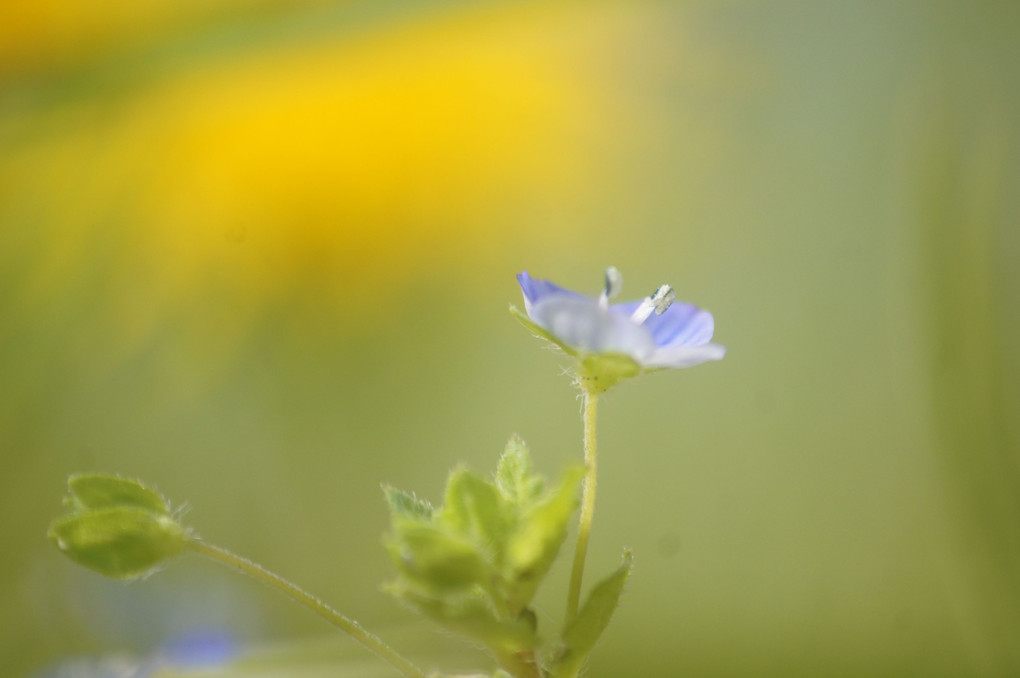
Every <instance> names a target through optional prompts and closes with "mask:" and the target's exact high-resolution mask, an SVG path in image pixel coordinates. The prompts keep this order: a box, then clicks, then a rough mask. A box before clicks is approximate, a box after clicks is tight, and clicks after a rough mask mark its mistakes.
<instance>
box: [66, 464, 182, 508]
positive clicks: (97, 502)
mask: <svg viewBox="0 0 1020 678" xmlns="http://www.w3.org/2000/svg"><path fill="white" fill-rule="evenodd" d="M67 489H68V491H69V492H70V498H71V502H70V503H71V506H72V507H73V508H74V509H76V510H79V511H84V510H88V509H105V508H113V507H115V506H124V507H131V506H133V507H135V508H141V509H146V510H148V511H152V512H154V513H157V514H164V515H169V513H170V508H169V507H168V506H167V503H166V500H165V499H163V497H162V496H160V494H159V493H158V492H156V491H155V490H153V489H151V488H149V487H146V486H145V485H143V484H142V483H140V482H139V481H137V480H129V479H127V478H121V477H119V476H112V475H104V474H98V473H88V474H81V475H73V476H71V477H70V478H68V480H67Z"/></svg>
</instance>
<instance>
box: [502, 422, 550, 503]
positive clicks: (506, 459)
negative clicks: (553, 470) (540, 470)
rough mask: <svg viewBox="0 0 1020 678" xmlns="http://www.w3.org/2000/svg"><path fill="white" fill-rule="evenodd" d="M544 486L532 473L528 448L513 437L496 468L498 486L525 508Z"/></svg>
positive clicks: (508, 496)
mask: <svg viewBox="0 0 1020 678" xmlns="http://www.w3.org/2000/svg"><path fill="white" fill-rule="evenodd" d="M543 484H544V483H543V482H542V478H541V476H538V475H536V474H535V473H534V472H533V471H532V465H531V454H530V453H529V452H528V446H527V445H525V444H524V441H523V440H521V439H520V438H519V437H517V436H516V435H514V436H512V437H511V438H510V440H509V441H508V442H507V444H506V448H505V449H504V450H503V456H501V457H500V458H499V465H498V466H497V467H496V486H497V487H499V489H500V491H501V492H502V493H503V495H504V496H506V498H507V499H509V500H510V501H512V502H513V503H515V504H517V505H518V506H525V505H527V504H528V503H529V502H531V501H532V500H534V499H535V498H536V497H538V495H540V494H541V493H542V486H543Z"/></svg>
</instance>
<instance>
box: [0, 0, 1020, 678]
mask: <svg viewBox="0 0 1020 678" xmlns="http://www.w3.org/2000/svg"><path fill="white" fill-rule="evenodd" d="M1018 7H1020V6H1017V5H1016V4H1015V3H1008V2H979V3H967V4H962V3H954V2H949V1H946V2H940V1H930V0H916V1H909V0H908V1H906V2H902V3H881V2H861V3H817V4H813V3H806V2H796V1H792V0H791V1H787V0H783V1H781V2H774V3H763V2H753V1H751V0H740V1H737V2H727V3H711V2H682V3H681V2H645V1H633V2H587V3H585V2H523V1H518V2H508V1H504V2H496V1H494V0H488V1H475V2H466V1H452V0H447V1H431V2H406V1H400V0H376V1H374V2H365V1H359V0H349V1H346V2H339V1H337V2H329V1H327V0H305V1H302V2H279V1H277V0H219V1H218V2H190V1H189V2H168V1H166V0H154V1H151V2H145V3H129V2H120V1H118V0H107V1H106V2H100V3H93V4H81V3H72V2H68V1H67V0H40V1H38V2H33V3H6V4H3V5H0V454H2V455H3V456H2V461H3V466H2V467H0V468H2V471H3V473H2V475H0V508H2V511H3V516H4V521H3V525H4V527H3V529H2V532H0V535H2V539H3V546H2V551H3V553H4V556H3V558H0V603H2V604H0V659H2V663H3V665H4V666H5V667H8V668H7V669H6V672H7V673H8V674H9V675H31V674H32V673H33V672H34V671H37V670H42V669H44V668H45V667H47V666H50V665H52V664H53V663H54V662H58V661H60V660H61V658H63V657H67V656H71V655H76V654H82V653H105V652H145V651H147V650H148V649H151V648H153V647H156V646H157V645H158V644H159V643H160V642H162V641H163V640H164V639H165V638H167V637H171V636H173V635H174V634H176V633H179V632H180V631H182V630H183V629H187V628H192V627H195V626H197V625H209V624H215V625H220V626H223V627H226V628H228V629H230V630H231V631H232V632H233V633H236V634H237V635H238V636H239V637H240V638H242V639H244V640H245V642H248V643H251V644H252V645H253V646H254V645H258V644H260V643H271V642H276V641H288V640H294V641H295V642H296V640H297V639H300V638H307V637H309V636H316V635H319V634H323V633H327V632H328V630H326V629H323V628H322V624H321V623H320V622H319V621H318V620H316V619H314V618H309V617H308V616H307V615H306V614H305V613H303V612H302V611H300V610H298V609H296V608H294V607H293V606H291V605H290V604H288V603H287V602H286V601H282V600H279V599H278V598H277V597H276V596H274V594H272V593H271V592H268V591H263V590H261V589H260V588H258V587H256V586H255V585H254V584H251V583H249V582H245V581H240V580H235V579H233V578H231V577H229V576H227V575H225V574H222V573H220V572H217V571H214V570H215V568H213V567H212V566H211V565H209V564H207V563H203V562H191V560H188V559H185V560H183V561H182V562H180V563H178V564H175V565H174V566H173V567H171V568H170V569H168V570H167V571H166V572H164V573H161V574H160V575H158V576H155V577H152V578H150V579H147V580H144V581H141V582H138V583H134V584H131V585H127V586H125V585H123V584H118V583H113V582H107V581H103V580H101V579H100V578H99V577H98V576H93V575H91V574H90V573H87V572H82V571H79V570H77V569H75V568H74V567H73V566H72V565H71V564H70V563H68V562H65V561H64V560H63V559H62V558H61V556H60V555H59V553H58V552H57V551H56V550H55V549H53V548H52V547H51V546H50V545H49V544H48V543H47V541H46V539H45V531H46V526H47V524H48V522H49V520H50V519H51V518H52V517H54V516H55V515H56V514H57V513H58V512H59V511H60V503H59V501H60V496H61V493H62V491H63V487H64V481H65V477H66V475H67V474H68V473H71V472H75V471H88V470H96V471H108V472H118V473H122V474H125V475H130V476H137V477H140V478H143V479H145V480H146V481H148V482H150V483H153V484H155V485H156V486H157V487H159V488H160V489H161V490H162V491H164V492H165V493H166V494H167V495H168V496H169V497H171V498H172V499H175V500H177V501H178V502H186V504H187V507H188V511H189V513H188V520H189V522H190V523H191V524H192V525H194V526H195V527H196V528H197V529H198V531H199V532H200V533H201V534H202V535H203V536H205V537H207V538H209V539H210V540H212V541H215V542H218V543H221V544H223V545H225V546H227V547H229V548H232V549H234V550H237V551H239V552H241V553H244V554H246V555H249V556H251V557H253V558H255V559H256V560H259V561H261V562H263V563H264V564H266V565H267V566H269V567H271V568H273V569H276V570H278V571H279V572H281V573H282V574H284V575H286V576H289V577H291V578H293V579H294V580H295V581H297V582H299V583H301V584H302V585H304V586H306V587H308V588H309V589H311V590H312V591H315V592H317V593H319V594H321V595H322V597H323V598H325V599H326V600H327V601H330V602H331V603H333V604H335V605H336V606H337V607H338V608H340V609H341V610H343V611H345V612H347V613H349V614H350V615H352V616H354V617H357V618H359V619H361V620H362V621H363V622H364V623H365V624H366V625H367V626H369V627H370V628H374V629H376V630H378V631H379V633H380V634H381V635H383V636H387V635H388V633H390V632H392V633H395V634H397V635H398V637H407V635H406V634H408V633H410V634H411V635H412V636H413V637H414V638H416V640H414V641H408V642H411V644H412V645H413V644H414V643H415V642H416V643H418V644H419V645H420V644H421V643H422V642H424V643H426V644H428V642H430V641H429V640H428V639H429V638H431V637H432V635H430V634H433V633H434V631H432V630H428V629H424V628H423V629H421V630H413V629H412V630H408V625H409V613H407V612H406V611H404V610H402V609H400V608H399V607H398V606H397V605H396V604H395V603H394V602H393V601H391V600H390V599H388V598H387V597H386V596H385V595H384V594H382V593H381V592H379V591H378V586H379V584H380V583H381V582H383V581H385V580H386V579H387V578H389V576H390V569H389V566H388V564H387V562H386V557H385V554H384V552H383V550H382V548H381V545H380V535H381V534H382V532H383V531H384V530H385V527H386V513H385V507H384V505H383V502H382V497H381V493H380V491H379V485H380V483H382V482H389V483H392V484H394V485H396V486H398V487H404V488H408V489H413V490H416V491H417V492H418V493H419V494H422V495H424V496H427V497H431V498H433V499H436V500H438V499H439V496H438V495H439V493H440V491H441V488H442V482H443V479H444V477H445V474H446V472H447V470H448V469H449V468H451V467H452V466H453V465H455V464H456V463H458V462H465V463H467V464H468V465H470V466H472V467H473V468H475V469H476V470H480V471H487V470H489V469H490V468H492V466H493V464H494V463H495V459H496V457H497V455H498V453H499V451H500V450H501V449H502V445H503V443H504V442H505V440H506V438H507V437H508V436H509V435H510V434H511V433H512V432H517V433H520V434H521V435H522V436H523V437H524V438H525V439H526V440H527V441H528V442H529V443H530V444H531V446H532V450H533V452H534V454H535V456H536V458H537V460H538V464H539V466H540V467H541V468H542V469H543V470H544V471H545V472H546V473H548V474H550V475H556V474H558V473H559V470H560V469H561V468H562V467H563V465H564V464H565V463H567V461H568V460H573V459H577V458H578V457H579V455H580V433H581V431H580V418H579V409H578V403H577V401H576V400H575V397H574V393H573V391H572V389H571V387H570V385H569V382H568V380H567V379H566V378H564V377H562V376H561V375H560V366H561V364H562V360H559V359H558V358H557V357H556V356H555V354H552V353H549V352H547V351H544V350H541V348H540V345H539V344H538V342H536V341H535V340H533V339H532V338H531V337H529V336H527V333H526V332H524V331H523V330H521V328H520V327H518V326H517V324H516V323H515V322H514V321H513V320H512V319H511V318H510V316H509V315H508V314H507V312H506V307H507V304H508V302H514V303H518V300H519V291H518V289H517V287H516V283H515V281H514V278H513V276H514V274H515V273H517V272H518V271H520V270H523V269H525V268H526V269H528V270H529V271H531V273H532V274H534V275H536V276H539V277H548V278H551V279H553V280H556V281H557V282H560V283H561V284H564V285H568V286H571V287H574V288H577V289H585V290H588V291H591V292H595V291H597V289H598V286H599V283H600V279H601V272H602V270H603V268H604V267H605V266H606V265H608V264H614V265H616V266H617V267H618V268H619V269H620V270H621V271H622V272H623V274H624V279H625V286H624V296H625V297H631V298H633V297H640V296H643V295H644V294H646V293H647V292H648V291H650V290H651V289H653V288H654V287H655V286H656V285H658V284H660V283H663V282H669V283H671V284H672V285H673V286H674V287H675V288H676V289H677V292H678V295H679V296H680V298H682V299H685V300H689V301H692V302H694V303H697V304H699V305H701V306H704V307H706V308H708V309H709V310H711V311H712V312H713V313H714V314H715V316H716V327H717V335H716V338H717V340H718V341H720V342H721V343H724V344H726V345H727V346H728V347H729V349H730V353H729V355H728V356H727V358H726V360H724V361H723V362H722V363H719V364H712V365H707V366H704V367H699V368H698V369H695V370H689V371H684V372H681V373H669V374H662V375H656V376H654V377H650V378H647V379H642V380H640V381H638V382H634V383H628V384H625V385H623V386H621V387H620V388H618V389H617V390H616V392H614V393H612V394H610V395H609V396H608V397H607V398H606V399H605V405H604V407H603V408H601V409H602V413H601V414H602V420H601V422H600V427H601V436H602V438H601V449H602V454H601V457H602V458H601V464H600V465H601V467H602V468H601V473H602V477H603V479H604V480H603V481H602V482H601V483H600V496H599V507H598V511H597V514H596V520H595V531H594V534H593V542H592V549H591V556H590V560H589V566H588V572H589V576H590V577H592V578H594V577H596V576H598V575H599V574H601V573H604V572H608V571H609V570H610V569H611V568H612V567H613V566H614V565H615V563H616V562H617V560H618V556H619V551H620V548H621V547H622V546H624V545H626V546H630V547H632V548H633V549H634V550H635V554H636V559H637V560H636V562H637V567H636V571H635V575H634V577H633V578H632V581H631V584H630V585H629V590H628V592H627V595H626V598H625V602H624V605H623V607H622V608H621V609H620V611H619V612H618V615H617V617H616V618H615V619H614V621H613V624H612V626H611V628H610V630H609V632H608V634H607V636H606V640H605V641H604V642H603V644H602V645H601V646H600V648H599V649H598V651H597V654H596V656H595V661H594V663H593V665H592V666H591V667H590V670H589V675H591V676H593V677H597V676H674V675H694V676H761V675H786V676H818V675H826V676H885V675H888V676H907V675H916V676H963V675H967V676H1005V675H1016V674H1017V673H1018V672H1020V457H1018V454H1020V425H1018V423H1017V422H1018V421H1020V417H1018V415H1020V389H1018V386H1017V384H1018V383H1020V379H1018V377H1020V360H1018V357H1020V354H1018V351H1017V347H1018V346H1020V320H1018V319H1020V277H1018V274H1017V262H1018V261H1020V229H1018V227H1017V225H1018V223H1020V199H1018V196H1020V153H1018V151H1020V137H1018V134H1020V125H1018V124H1017V120H1018V119H1020V88H1018V86H1017V83H1018V82H1020V50H1018V47H1017V41H1016V36H1017V35H1018V34H1020V9H1018ZM565 569H566V568H565V566H564V564H561V565H560V567H559V570H558V572H557V574H556V576H555V577H554V578H553V581H551V582H550V584H549V585H548V586H547V588H546V590H545V591H543V593H542V596H541V607H542V610H541V614H542V617H541V623H543V624H544V625H545V627H546V628H549V629H552V628H555V626H556V624H557V623H558V620H559V619H560V618H561V615H562V599H563V596H564V591H565V577H566V573H565V572H564V571H563V570H565ZM401 634H404V635H403V636H401ZM422 639H424V640H422ZM338 642H339V641H338ZM457 661H459V662H460V663H461V664H466V665H468V666H472V665H473V666H477V667H478V668H484V667H485V666H486V664H485V661H484V659H482V658H481V657H480V655H477V654H476V653H474V651H473V650H470V649H467V650H465V653H464V657H461V658H458V659H457ZM281 675H282V674H281Z"/></svg>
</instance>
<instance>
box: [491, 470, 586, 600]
mask: <svg viewBox="0 0 1020 678" xmlns="http://www.w3.org/2000/svg"><path fill="white" fill-rule="evenodd" d="M583 476H584V470H583V469H581V468H572V469H569V470H568V471H567V472H566V473H565V474H564V477H563V480H562V481H561V482H560V484H559V486H558V487H557V488H556V490H555V491H553V492H552V493H550V494H549V495H547V496H546V497H544V498H543V499H542V500H541V501H540V502H538V503H537V504H535V505H533V506H532V507H531V509H530V510H529V511H528V512H527V513H526V514H525V515H524V516H523V518H522V520H521V524H520V526H519V528H518V530H517V532H516V533H515V534H514V535H513V537H512V538H511V539H510V543H509V548H508V561H509V566H510V568H511V575H510V577H509V578H510V579H511V581H512V583H513V587H512V588H513V593H512V597H511V600H510V605H511V608H512V609H519V608H521V607H523V606H525V605H527V604H528V603H529V602H530V601H531V598H532V597H533V596H534V595H535V591H537V590H538V585H539V584H540V583H541V581H542V578H543V577H545V574H546V573H547V572H548V571H549V568H550V566H552V563H553V561H554V560H555V559H556V555H557V553H559V550H560V546H561V545H562V544H563V540H564V539H565V538H566V536H567V525H568V523H569V522H570V519H571V517H572V516H573V515H574V510H575V509H576V508H577V490H578V485H579V483H580V482H581V478H582V477H583Z"/></svg>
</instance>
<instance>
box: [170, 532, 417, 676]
mask: <svg viewBox="0 0 1020 678" xmlns="http://www.w3.org/2000/svg"><path fill="white" fill-rule="evenodd" d="M189 545H190V547H191V549H192V550H193V551H194V552H195V553H199V554H201V555H203V556H206V557H207V558H211V559H213V560H215V561H216V562H218V563H220V564H222V565H226V566H227V567H230V568H233V569H235V570H238V571H240V572H243V573H244V574H246V575H248V576H250V577H254V578H255V579H258V580H259V581H260V582H262V583H263V584H265V585H266V586H268V587H270V588H273V589H276V590H277V591H279V592H280V593H282V594H283V595H285V596H287V597H288V598H290V599H291V600H294V601H296V602H298V603H300V604H302V605H304V606H305V607H307V608H308V609H309V610H311V611H312V612H314V613H315V614H317V615H319V616H320V617H322V618H323V619H325V620H326V621H328V622H329V623H330V624H332V625H333V626H336V627H337V628H339V629H340V630H341V631H344V632H346V633H347V634H349V635H350V636H351V637H352V638H354V640H356V641H358V642H359V643H360V644H361V645H362V647H364V648H365V649H367V650H370V651H371V652H374V653H375V654H376V655H378V656H379V657H380V658H381V659H382V660H384V661H386V662H389V664H390V665H392V666H393V668H395V669H397V670H398V671H400V673H401V674H403V675H404V676H407V678H427V675H426V673H425V672H424V671H422V670H421V669H419V668H418V667H417V666H415V665H414V664H412V663H411V662H409V661H408V660H407V659H405V658H404V657H403V656H401V655H400V654H399V653H398V652H397V651H396V650H394V649H393V648H392V647H390V646H389V645H387V644H386V643H384V642H383V641H382V640H381V639H379V638H378V637H377V636H374V635H373V634H371V633H369V632H368V631H366V630H365V629H364V628H362V626H361V624H359V623H358V622H356V621H354V620H353V619H348V618H347V617H345V616H344V615H342V614H340V613H339V612H337V611H336V610H334V609H333V608H331V607H330V606H329V605H327V604H326V603H324V602H322V601H321V600H319V599H318V598H316V597H315V596H313V595H312V594H310V593H308V592H307V591H305V590H304V589H302V588H300V587H298V586H297V585H295V584H292V583H290V582H289V581H287V580H286V579H284V578H283V577H281V576H279V575H278V574H275V573H273V572H270V571H269V570H267V569H265V568H264V567H262V566H261V565H259V564H258V563H255V562H252V561H250V560H248V559H247V558H243V557H241V556H239V555H237V554H236V553H231V552H230V551H228V550H226V549H223V548H220V547H219V546H213V545H212V544H207V543H205V542H203V541H200V540H198V539H192V540H191V542H190V543H189Z"/></svg>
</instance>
